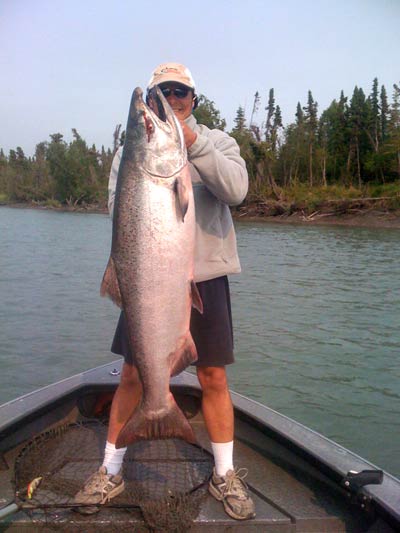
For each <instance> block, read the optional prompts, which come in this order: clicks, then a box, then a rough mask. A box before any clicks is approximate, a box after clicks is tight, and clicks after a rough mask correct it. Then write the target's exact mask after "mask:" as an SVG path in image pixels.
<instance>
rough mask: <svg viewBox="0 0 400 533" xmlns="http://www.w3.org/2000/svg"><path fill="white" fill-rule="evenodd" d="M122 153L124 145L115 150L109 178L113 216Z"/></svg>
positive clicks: (111, 213) (110, 206) (109, 199)
mask: <svg viewBox="0 0 400 533" xmlns="http://www.w3.org/2000/svg"><path fill="white" fill-rule="evenodd" d="M121 155H122V146H121V147H120V148H118V150H117V151H116V152H115V155H114V158H113V161H112V165H111V170H110V177H109V180H108V212H109V214H110V217H111V218H112V217H113V213H114V200H115V189H116V186H117V177H118V169H119V164H120V163H121Z"/></svg>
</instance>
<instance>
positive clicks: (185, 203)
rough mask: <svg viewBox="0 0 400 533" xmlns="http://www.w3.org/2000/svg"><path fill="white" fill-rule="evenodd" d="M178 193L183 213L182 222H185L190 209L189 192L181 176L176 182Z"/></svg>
mask: <svg viewBox="0 0 400 533" xmlns="http://www.w3.org/2000/svg"><path fill="white" fill-rule="evenodd" d="M175 185H176V193H177V195H178V203H179V207H180V210H181V213H182V222H183V221H184V220H185V215H186V213H187V210H188V207H189V192H188V189H187V187H186V185H185V182H184V179H183V178H182V177H181V176H179V178H177V180H176V184H175Z"/></svg>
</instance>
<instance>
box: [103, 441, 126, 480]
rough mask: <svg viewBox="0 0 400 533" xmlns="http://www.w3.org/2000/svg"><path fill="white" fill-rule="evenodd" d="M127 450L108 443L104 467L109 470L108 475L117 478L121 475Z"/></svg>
mask: <svg viewBox="0 0 400 533" xmlns="http://www.w3.org/2000/svg"><path fill="white" fill-rule="evenodd" d="M126 450H127V448H116V447H115V444H111V442H108V441H107V442H106V447H105V450H104V460H103V465H102V466H105V467H106V468H107V474H111V475H112V476H115V475H116V474H118V473H119V471H120V470H121V466H122V461H123V460H124V455H125V452H126Z"/></svg>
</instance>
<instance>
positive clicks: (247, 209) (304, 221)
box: [0, 201, 400, 229]
mask: <svg viewBox="0 0 400 533" xmlns="http://www.w3.org/2000/svg"><path fill="white" fill-rule="evenodd" d="M2 206H7V207H12V208H15V209H40V210H46V211H62V212H67V213H96V214H108V210H107V208H105V207H102V206H99V205H85V206H75V207H70V206H61V207H55V206H46V205H39V204H37V203H8V204H0V207H2ZM232 215H233V218H234V219H236V220H241V221H249V222H265V223H275V224H298V225H308V226H314V225H316V226H321V225H324V226H352V227H364V228H389V229H400V209H394V210H391V209H387V208H385V207H378V206H376V205H375V206H374V205H372V206H371V205H370V204H368V205H363V204H362V203H360V202H358V204H355V205H353V206H352V205H351V204H349V203H348V202H346V201H343V202H341V203H340V205H339V204H338V203H337V204H336V205H335V206H333V207H332V203H331V204H325V205H324V206H321V207H319V208H318V209H315V211H312V212H310V211H309V210H306V209H302V208H292V209H282V208H281V207H280V206H279V204H276V203H272V202H268V203H267V202H258V203H249V204H246V205H243V206H241V207H238V208H235V209H233V211H232Z"/></svg>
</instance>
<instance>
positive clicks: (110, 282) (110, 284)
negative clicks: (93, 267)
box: [100, 257, 122, 309]
mask: <svg viewBox="0 0 400 533" xmlns="http://www.w3.org/2000/svg"><path fill="white" fill-rule="evenodd" d="M100 294H101V296H108V297H109V298H111V300H112V301H113V302H114V303H115V304H116V305H118V307H120V308H121V309H122V298H121V291H120V290H119V284H118V278H117V272H116V270H115V265H114V261H113V258H112V257H110V259H109V260H108V264H107V268H106V271H105V272H104V276H103V281H102V282H101V287H100Z"/></svg>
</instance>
